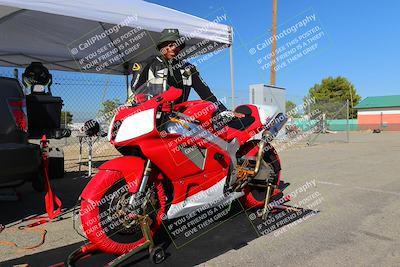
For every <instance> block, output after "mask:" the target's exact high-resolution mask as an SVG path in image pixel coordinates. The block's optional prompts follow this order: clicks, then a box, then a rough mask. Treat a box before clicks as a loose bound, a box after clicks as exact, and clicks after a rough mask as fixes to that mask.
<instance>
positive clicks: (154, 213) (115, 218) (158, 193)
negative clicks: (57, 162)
mask: <svg viewBox="0 0 400 267" xmlns="http://www.w3.org/2000/svg"><path fill="white" fill-rule="evenodd" d="M93 179H96V180H94V181H91V184H90V185H91V186H94V187H96V188H94V190H91V192H93V193H91V194H92V195H89V196H86V198H87V199H83V200H82V202H81V210H80V216H81V223H82V227H83V230H84V232H85V234H86V236H87V238H88V239H89V241H90V242H91V243H92V244H95V245H96V247H97V248H98V249H99V250H101V251H104V252H106V253H111V254H124V253H126V252H128V251H131V250H133V249H135V248H137V247H139V246H141V245H142V244H143V243H144V242H145V239H144V237H143V234H142V231H141V227H140V223H139V222H138V220H136V219H134V218H135V217H134V216H132V215H134V214H135V213H137V214H143V207H141V203H142V202H141V201H139V200H138V201H136V202H135V203H137V205H133V206H134V208H133V209H132V207H131V206H129V205H128V204H129V199H130V198H131V196H132V193H130V192H129V191H128V187H127V183H126V181H125V179H124V177H123V176H122V174H121V173H120V172H118V171H100V172H99V173H97V174H96V175H95V176H94V177H93ZM148 190H152V192H150V194H151V195H150V196H151V197H150V200H151V201H149V202H150V203H149V204H147V205H146V207H145V209H146V210H145V212H146V214H148V215H149V217H150V219H151V225H150V229H151V235H152V236H153V237H154V235H155V233H156V232H157V230H158V229H159V228H160V226H161V223H162V216H163V215H164V213H165V192H164V188H163V185H162V183H161V182H160V181H155V182H154V184H153V185H152V186H149V188H148Z"/></svg>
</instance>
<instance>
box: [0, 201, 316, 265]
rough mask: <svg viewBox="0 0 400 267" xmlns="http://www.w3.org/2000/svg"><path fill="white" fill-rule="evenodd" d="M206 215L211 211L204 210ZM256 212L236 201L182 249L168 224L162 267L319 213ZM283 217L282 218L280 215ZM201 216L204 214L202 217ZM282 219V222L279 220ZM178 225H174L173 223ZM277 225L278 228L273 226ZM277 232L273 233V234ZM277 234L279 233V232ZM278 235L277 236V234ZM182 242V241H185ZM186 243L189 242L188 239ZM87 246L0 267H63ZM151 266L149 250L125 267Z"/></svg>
mask: <svg viewBox="0 0 400 267" xmlns="http://www.w3.org/2000/svg"><path fill="white" fill-rule="evenodd" d="M204 212H205V213H206V212H207V210H206V211H204ZM254 212H255V211H254V210H251V211H244V210H243V208H242V206H241V204H240V203H238V202H235V203H234V204H233V205H232V209H231V211H230V212H229V214H228V215H227V216H225V217H221V218H220V219H218V220H216V221H215V222H214V223H213V224H214V225H210V226H216V227H215V228H214V227H210V228H209V230H208V231H205V232H203V233H202V234H200V235H198V236H196V237H195V238H194V239H192V240H190V242H180V243H181V244H183V245H182V246H177V244H179V240H180V239H182V238H183V239H185V236H184V234H183V233H182V234H181V235H176V236H174V238H171V235H170V233H167V229H168V228H169V227H168V226H169V225H165V227H164V229H163V230H161V231H160V233H159V234H158V237H157V238H156V240H155V241H156V243H157V244H158V245H161V246H162V247H163V248H164V249H165V252H166V259H165V261H164V262H162V263H161V264H159V265H158V266H171V265H175V266H193V265H197V264H200V263H203V262H206V261H208V260H210V259H213V258H215V257H217V256H219V255H221V254H224V253H225V252H227V251H229V250H232V249H233V250H237V249H239V248H241V247H243V246H246V245H247V243H248V242H250V241H252V240H254V239H256V238H258V237H260V236H261V235H263V234H269V235H271V234H276V233H277V232H279V231H280V232H282V230H281V229H283V228H284V227H285V226H286V225H288V224H291V223H293V222H295V221H297V220H300V221H301V220H303V218H305V217H306V216H310V214H317V213H316V212H314V211H312V210H302V212H280V213H277V214H271V216H270V217H269V218H274V220H273V221H272V219H270V220H269V222H268V223H266V221H265V222H264V221H262V220H261V219H259V218H254V217H251V216H252V214H255V213H254ZM278 214H279V215H278ZM198 216H201V214H198ZM277 218H278V219H277ZM173 223H174V222H170V224H173ZM272 225H275V227H272ZM271 229H273V230H272V231H269V230H271ZM275 231H276V232H275ZM274 232H275V233H274ZM181 241H182V240H181ZM184 241H185V240H184ZM81 245H83V242H80V243H76V244H73V245H69V246H64V247H60V248H57V249H53V250H49V251H45V252H40V253H37V254H34V255H29V256H24V257H21V258H18V259H14V260H10V261H7V262H3V263H1V264H0V266H13V265H17V264H29V266H63V262H64V261H65V259H66V258H67V256H68V255H69V254H70V253H71V252H72V251H74V250H76V249H77V248H79V247H80V246H81ZM115 257H116V256H114V255H110V254H104V253H98V254H95V255H91V256H88V257H86V258H83V259H81V260H80V261H78V263H77V264H76V266H104V265H105V264H106V263H108V262H110V261H111V260H113V259H114V258H115ZM133 265H134V266H149V265H152V263H151V261H150V259H149V256H148V251H147V250H144V251H142V252H140V253H139V254H136V255H135V256H133V257H131V258H130V259H129V261H126V262H125V263H124V265H121V266H133Z"/></svg>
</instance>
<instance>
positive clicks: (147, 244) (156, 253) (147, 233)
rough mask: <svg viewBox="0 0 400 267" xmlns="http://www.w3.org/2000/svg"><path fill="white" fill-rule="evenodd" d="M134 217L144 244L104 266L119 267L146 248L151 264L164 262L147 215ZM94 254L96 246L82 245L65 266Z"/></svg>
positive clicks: (161, 250)
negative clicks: (137, 222) (138, 223)
mask: <svg viewBox="0 0 400 267" xmlns="http://www.w3.org/2000/svg"><path fill="white" fill-rule="evenodd" d="M135 216H136V217H137V220H138V221H139V222H140V228H141V230H142V233H143V237H144V239H145V241H144V243H143V244H142V245H141V246H139V247H137V248H136V249H133V250H131V251H129V252H127V253H125V254H122V255H121V256H119V257H117V258H116V259H114V260H112V261H111V262H109V263H107V264H106V265H105V266H107V267H116V266H120V265H121V264H123V263H124V262H125V261H127V260H128V259H129V258H130V257H132V256H133V255H135V254H137V253H138V252H140V251H142V250H144V249H146V248H148V249H149V253H150V260H151V261H152V262H153V263H155V264H158V263H161V262H162V261H164V259H165V252H164V249H163V248H161V247H159V246H155V244H154V241H153V238H152V236H151V230H150V224H151V219H150V218H149V216H148V215H135ZM95 253H99V251H98V250H97V248H96V245H94V244H90V243H89V244H87V245H84V246H82V247H80V248H78V249H77V250H75V251H74V252H72V253H71V254H70V255H69V256H68V258H67V260H66V263H65V264H66V266H68V267H73V266H75V263H76V262H77V261H78V260H79V259H81V258H83V257H85V256H87V255H89V254H95Z"/></svg>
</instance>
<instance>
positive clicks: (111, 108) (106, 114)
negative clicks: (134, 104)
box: [98, 99, 122, 121]
mask: <svg viewBox="0 0 400 267" xmlns="http://www.w3.org/2000/svg"><path fill="white" fill-rule="evenodd" d="M101 105H102V107H101V108H100V110H99V111H98V113H99V116H101V117H102V118H103V120H104V121H108V120H110V119H111V118H112V117H113V116H114V114H115V111H116V109H117V108H118V107H119V106H121V105H122V103H121V101H120V100H119V99H114V100H106V101H103V102H102V103H101Z"/></svg>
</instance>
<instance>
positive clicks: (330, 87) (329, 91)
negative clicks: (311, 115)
mask: <svg viewBox="0 0 400 267" xmlns="http://www.w3.org/2000/svg"><path fill="white" fill-rule="evenodd" d="M306 98H313V99H314V100H315V103H313V104H311V105H310V110H311V112H313V111H315V110H317V109H318V110H320V111H321V113H325V114H326V117H327V118H331V119H333V118H340V119H345V118H346V101H347V100H349V106H350V110H349V111H350V112H349V117H350V118H356V117H357V113H356V110H355V109H353V107H354V106H355V105H357V104H358V102H360V100H361V97H360V96H359V95H358V94H357V92H356V89H355V87H354V85H353V84H352V83H351V82H349V81H348V80H347V79H346V78H345V77H341V76H338V77H336V78H332V77H328V78H325V79H323V80H322V81H321V83H320V84H315V85H314V86H313V87H312V88H310V90H309V92H308V96H307V97H306Z"/></svg>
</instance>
